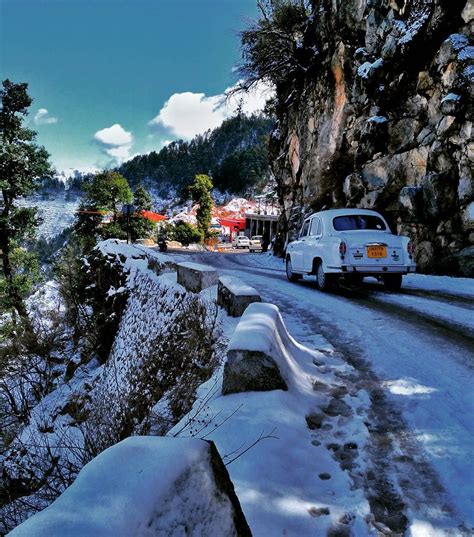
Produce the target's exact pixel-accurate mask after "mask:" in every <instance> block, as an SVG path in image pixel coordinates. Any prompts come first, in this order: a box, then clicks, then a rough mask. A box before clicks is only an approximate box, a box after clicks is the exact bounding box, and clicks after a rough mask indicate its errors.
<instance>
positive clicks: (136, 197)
mask: <svg viewBox="0 0 474 537" xmlns="http://www.w3.org/2000/svg"><path fill="white" fill-rule="evenodd" d="M133 204H134V205H135V208H136V210H137V211H151V209H152V206H153V202H152V199H151V196H150V193H149V192H148V190H146V188H145V187H143V186H142V185H138V186H137V188H136V189H135V192H134V193H133Z"/></svg>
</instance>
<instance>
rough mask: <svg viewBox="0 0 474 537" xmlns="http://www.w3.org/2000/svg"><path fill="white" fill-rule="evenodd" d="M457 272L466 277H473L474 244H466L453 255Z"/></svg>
mask: <svg viewBox="0 0 474 537" xmlns="http://www.w3.org/2000/svg"><path fill="white" fill-rule="evenodd" d="M454 258H455V259H456V261H457V263H458V266H459V272H460V274H461V275H462V276H465V277H466V278H474V246H468V247H467V248H464V249H463V250H461V251H460V252H458V253H456V254H455V255H454Z"/></svg>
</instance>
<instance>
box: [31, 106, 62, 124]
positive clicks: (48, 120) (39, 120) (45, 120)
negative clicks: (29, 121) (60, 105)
mask: <svg viewBox="0 0 474 537" xmlns="http://www.w3.org/2000/svg"><path fill="white" fill-rule="evenodd" d="M33 121H34V123H35V125H52V124H53V123H57V122H58V118H57V117H53V116H50V115H49V112H48V110H47V109H46V108H40V109H39V110H38V111H37V112H36V114H35V117H34V118H33Z"/></svg>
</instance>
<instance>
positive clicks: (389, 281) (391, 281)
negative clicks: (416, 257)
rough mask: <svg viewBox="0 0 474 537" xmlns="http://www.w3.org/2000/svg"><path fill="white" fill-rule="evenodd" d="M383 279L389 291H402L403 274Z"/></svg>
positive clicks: (386, 276) (390, 275) (391, 275)
mask: <svg viewBox="0 0 474 537" xmlns="http://www.w3.org/2000/svg"><path fill="white" fill-rule="evenodd" d="M382 279H383V284H384V286H385V289H387V291H400V287H401V286H402V275H401V274H385V275H384V276H383V278H382Z"/></svg>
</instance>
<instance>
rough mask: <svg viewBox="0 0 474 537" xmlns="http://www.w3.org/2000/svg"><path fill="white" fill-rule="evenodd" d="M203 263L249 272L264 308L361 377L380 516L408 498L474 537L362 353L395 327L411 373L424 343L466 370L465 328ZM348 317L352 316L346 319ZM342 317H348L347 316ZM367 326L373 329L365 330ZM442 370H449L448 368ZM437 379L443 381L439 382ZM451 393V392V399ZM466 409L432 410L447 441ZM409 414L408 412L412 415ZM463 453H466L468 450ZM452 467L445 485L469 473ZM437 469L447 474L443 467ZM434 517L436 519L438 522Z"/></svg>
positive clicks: (358, 292) (344, 293) (357, 293)
mask: <svg viewBox="0 0 474 537" xmlns="http://www.w3.org/2000/svg"><path fill="white" fill-rule="evenodd" d="M211 255H212V254H211ZM200 257H201V259H200V260H201V262H205V263H208V264H213V265H215V266H217V267H218V268H220V269H222V270H225V271H226V272H229V273H231V274H234V275H235V272H236V271H241V272H243V273H244V274H241V276H242V277H243V278H244V279H246V280H247V281H248V283H250V284H252V285H255V286H256V287H257V288H258V289H259V290H260V292H261V294H262V298H263V299H264V300H270V301H271V302H273V303H275V304H277V305H278V306H279V307H280V308H281V310H282V312H283V314H284V315H289V316H291V317H293V318H295V317H296V318H297V320H298V322H299V323H301V324H303V325H306V326H307V329H308V331H309V332H313V333H314V332H316V333H322V334H323V336H324V337H325V338H326V339H327V340H328V341H329V342H330V343H331V344H332V345H334V347H335V348H336V349H338V350H342V352H343V353H344V355H345V356H346V358H347V360H348V362H349V363H351V365H353V366H354V367H356V369H357V370H358V372H359V374H360V378H359V379H358V380H357V382H358V383H359V384H360V386H361V387H363V388H364V389H366V390H367V391H368V393H370V394H371V401H372V410H373V412H372V417H371V423H369V427H371V433H372V434H371V437H372V439H373V441H372V444H371V447H370V448H369V453H370V460H371V464H372V465H373V469H374V471H373V472H371V473H370V475H368V476H367V479H366V480H365V481H364V485H363V486H364V487H366V490H367V494H368V496H370V491H374V490H375V493H372V497H373V499H372V506H373V510H375V511H376V510H380V509H382V510H383V509H388V512H392V513H393V514H394V516H397V513H398V514H400V512H401V510H403V507H402V506H401V504H400V503H399V502H400V498H401V497H403V498H404V499H405V500H406V502H407V503H408V505H409V506H410V510H411V511H412V512H414V513H415V514H416V515H417V516H418V517H419V516H420V515H421V516H422V517H423V518H424V519H425V520H431V521H432V522H433V524H434V525H435V526H436V525H437V524H438V523H439V524H443V525H444V527H445V529H446V528H450V529H447V532H448V533H452V532H456V533H457V534H459V533H461V534H465V535H468V534H469V530H467V529H466V528H465V527H464V526H462V523H461V526H459V527H458V528H457V529H454V527H453V524H457V523H458V522H459V521H460V519H461V517H460V516H459V515H458V514H457V513H456V510H455V509H454V508H453V507H452V502H451V500H450V499H449V498H448V494H447V493H446V492H445V489H444V488H443V485H442V484H441V481H440V479H439V477H438V476H439V474H438V473H437V471H436V469H435V468H434V467H433V464H432V463H433V462H434V461H435V459H433V458H432V456H431V459H430V455H428V453H427V452H426V451H425V446H423V445H422V444H421V443H420V441H419V440H418V437H417V436H416V431H413V430H410V427H409V426H408V424H407V422H406V420H405V419H404V418H403V411H404V408H403V405H404V403H405V401H404V400H401V399H399V400H394V399H393V397H387V395H388V393H387V391H388V390H387V388H386V386H383V385H382V382H381V380H380V378H379V377H378V376H377V375H376V374H375V372H374V369H373V368H374V365H375V366H376V365H377V360H376V357H375V356H374V349H373V348H372V350H371V353H372V356H371V360H372V364H373V365H370V364H369V362H368V355H367V352H368V350H367V348H366V346H365V345H363V344H362V345H361V342H363V341H364V339H363V338H364V337H365V339H366V338H367V337H369V338H370V337H371V336H370V330H369V329H370V328H373V329H374V330H375V332H380V330H385V329H386V328H387V327H391V326H392V325H393V327H395V328H392V329H391V330H388V332H389V333H387V335H386V338H387V341H389V342H391V347H390V352H391V354H390V356H391V355H392V354H393V356H394V357H396V356H397V354H396V345H394V343H393V342H392V341H391V340H392V339H393V340H394V341H395V343H397V345H399V346H400V349H401V351H402V354H403V351H405V354H404V356H403V357H404V360H405V365H404V368H405V371H406V369H407V367H406V366H407V363H408V365H410V364H409V362H407V359H410V360H411V361H413V362H414V363H417V362H418V360H419V357H421V356H423V354H420V353H419V352H417V350H416V349H419V348H422V347H423V344H424V342H426V347H427V348H428V349H433V351H434V352H435V355H436V356H438V355H439V356H441V355H442V354H443V352H445V357H446V358H449V359H451V362H450V361H449V359H448V364H451V363H452V360H453V358H454V359H456V361H457V363H458V364H459V366H460V367H461V369H462V368H467V367H469V366H470V365H472V364H469V363H467V362H466V360H465V359H464V358H462V357H465V356H466V355H467V353H468V352H470V351H472V349H473V341H472V337H471V334H466V333H464V332H463V331H462V330H461V331H459V327H458V326H450V327H446V324H445V322H444V321H442V320H440V319H437V318H436V317H435V318H432V316H429V315H428V316H426V315H424V313H426V312H424V313H419V312H416V311H407V309H406V308H405V307H403V305H400V304H397V305H394V304H393V303H383V301H381V300H379V299H377V298H376V297H375V298H374V297H373V295H372V294H371V293H370V292H368V291H367V290H364V289H358V288H355V289H344V288H343V289H340V290H338V291H337V292H336V293H333V294H326V293H321V292H320V291H318V290H316V289H315V288H314V287H313V284H312V282H310V281H304V282H302V283H300V284H299V285H298V284H291V283H289V282H287V281H286V277H285V276H284V273H283V271H280V270H278V269H273V268H271V267H268V268H267V269H265V268H256V267H253V266H250V265H249V264H244V259H243V256H242V258H240V256H239V259H234V258H232V260H231V261H230V262H229V259H227V260H226V259H225V258H224V256H215V257H214V258H212V257H209V254H208V255H204V256H200ZM226 257H227V258H231V257H232V256H226ZM236 257H237V256H236ZM269 279H271V281H273V282H275V283H276V282H277V281H279V282H280V284H279V285H273V284H271V283H270V282H269ZM318 306H319V307H318ZM346 309H347V310H348V311H345V310H346ZM357 312H359V314H358V313H357ZM341 313H344V315H342V316H341ZM374 313H375V314H376V316H375V317H374V315H373V314H374ZM359 317H360V318H359ZM424 317H425V318H424ZM365 318H367V322H366V323H365V324H364V319H365ZM369 319H370V321H369ZM347 323H349V325H348V324H347ZM347 328H349V331H348V330H347ZM433 329H434V330H433ZM453 329H454V330H453ZM374 330H372V333H373V332H374ZM392 336H393V337H392ZM406 336H408V339H407V337H406ZM377 337H378V338H379V340H380V341H379V343H383V338H382V339H381V334H378V335H377ZM397 340H398V341H397ZM404 347H406V348H407V349H404ZM375 348H377V346H375ZM382 348H383V347H381V349H382ZM425 352H426V351H425ZM418 355H419V356H418ZM439 363H440V365H441V364H442V362H439ZM453 365H454V364H453ZM449 367H451V365H449ZM444 368H445V367H444ZM402 369H403V368H402ZM448 369H449V368H448ZM408 370H410V367H408ZM415 370H416V368H415ZM466 373H467V371H466ZM438 376H440V375H439V374H438ZM459 376H460V375H459V371H457V372H456V377H457V378H458V377H459ZM428 378H430V375H428ZM433 378H437V377H436V375H435V377H433ZM454 386H455V383H454V385H453V383H452V382H451V384H450V385H449V386H448V387H447V390H448V391H447V392H446V394H447V396H448V399H452V395H453V392H452V391H451V392H450V391H449V390H453V389H455V387H454ZM444 391H445V390H444V389H443V393H444ZM389 399H390V400H389ZM460 404H463V398H462V397H460V398H458V399H456V401H455V402H454V403H453V402H450V403H449V405H450V406H449V408H448V410H445V409H443V408H441V409H438V408H433V409H430V410H431V413H432V414H433V419H434V420H437V419H438V412H439V413H440V414H439V421H440V423H439V424H438V426H440V427H441V429H439V431H440V433H441V434H442V433H443V428H442V427H443V424H444V422H443V420H445V419H446V415H447V414H449V413H450V412H451V413H452V416H453V417H454V416H456V418H457V422H456V424H455V427H458V429H457V430H458V431H459V432H461V429H459V427H463V425H465V424H464V423H462V420H460V421H459V418H458V417H457V414H458V413H460V412H459V411H460V410H462V409H461V408H458V407H459V405H460ZM399 405H401V406H399ZM456 405H457V406H456ZM434 406H435V407H436V405H434ZM425 410H426V409H425ZM405 411H407V409H406V408H405ZM415 421H416V420H415ZM412 427H413V424H412ZM455 430H456V429H455ZM463 434H464V436H462V441H464V443H466V434H465V432H464V433H463ZM462 441H461V444H462ZM456 447H457V446H456ZM462 447H465V446H464V445H461V448H462ZM435 457H436V456H435ZM452 464H453V469H454V472H453V471H448V472H445V471H444V472H443V474H444V478H445V479H444V482H445V483H446V478H447V479H448V481H447V482H448V483H449V478H450V475H453V473H455V472H458V473H459V472H461V473H462V471H463V470H461V467H459V462H456V460H455V459H453V462H452ZM456 464H457V465H458V466H456ZM437 468H438V470H439V469H441V468H440V466H439V465H438V466H437ZM387 471H388V473H389V474H390V475H391V476H392V478H393V479H392V480H391V479H389V480H385V479H384V478H383V476H384V475H386V474H387ZM456 492H457V491H456V490H455V489H453V488H452V487H451V488H450V495H451V498H453V499H454V498H456ZM383 498H386V499H388V505H384V504H383V502H382V503H381V502H380V499H383ZM384 501H385V500H384ZM433 513H435V515H433V516H431V515H432V514H433ZM463 528H464V529H463Z"/></svg>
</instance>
